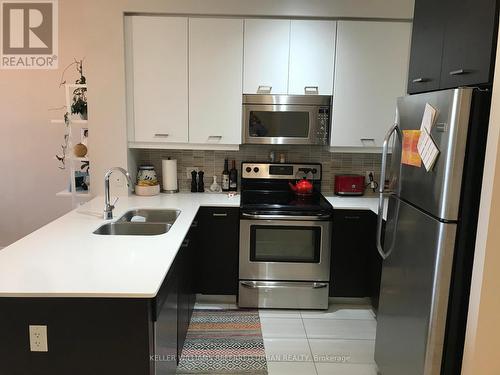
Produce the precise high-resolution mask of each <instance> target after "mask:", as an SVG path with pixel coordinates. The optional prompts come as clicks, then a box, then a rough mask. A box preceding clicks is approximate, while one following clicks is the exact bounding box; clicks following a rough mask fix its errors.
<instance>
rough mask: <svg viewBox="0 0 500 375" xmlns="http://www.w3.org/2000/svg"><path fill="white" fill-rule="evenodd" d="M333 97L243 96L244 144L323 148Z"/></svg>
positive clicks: (325, 141)
mask: <svg viewBox="0 0 500 375" xmlns="http://www.w3.org/2000/svg"><path fill="white" fill-rule="evenodd" d="M331 112H332V97H331V96H326V95H260V94H253V95H243V143H246V144H283V145H286V144H294V145H326V144H328V142H329V134H330V123H331V119H330V116H331Z"/></svg>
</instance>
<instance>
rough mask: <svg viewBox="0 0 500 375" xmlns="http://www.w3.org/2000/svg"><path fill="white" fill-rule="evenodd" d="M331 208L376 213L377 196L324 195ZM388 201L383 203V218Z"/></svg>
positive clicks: (385, 214)
mask: <svg viewBox="0 0 500 375" xmlns="http://www.w3.org/2000/svg"><path fill="white" fill-rule="evenodd" d="M326 199H327V200H328V202H330V204H331V205H332V206H333V208H336V209H339V210H370V211H373V212H374V213H375V214H376V215H378V200H379V198H378V197H377V196H368V197H367V196H362V197H339V196H332V197H326ZM387 205H388V201H387V199H386V200H385V204H384V219H386V217H387Z"/></svg>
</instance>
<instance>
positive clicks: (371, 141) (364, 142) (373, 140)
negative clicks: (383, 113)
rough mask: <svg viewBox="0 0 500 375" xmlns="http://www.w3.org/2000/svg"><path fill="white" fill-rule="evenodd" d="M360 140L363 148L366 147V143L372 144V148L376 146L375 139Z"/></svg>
mask: <svg viewBox="0 0 500 375" xmlns="http://www.w3.org/2000/svg"><path fill="white" fill-rule="evenodd" d="M359 140H360V141H361V144H362V145H363V146H366V143H368V142H369V143H372V145H371V146H374V144H375V138H360V139H359Z"/></svg>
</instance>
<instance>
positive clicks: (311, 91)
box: [304, 86, 319, 95]
mask: <svg viewBox="0 0 500 375" xmlns="http://www.w3.org/2000/svg"><path fill="white" fill-rule="evenodd" d="M304 94H306V95H318V94H319V87H318V86H304Z"/></svg>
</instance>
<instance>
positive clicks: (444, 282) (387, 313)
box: [375, 197, 456, 375]
mask: <svg viewBox="0 0 500 375" xmlns="http://www.w3.org/2000/svg"><path fill="white" fill-rule="evenodd" d="M455 235H456V224H449V223H448V224H446V223H443V222H440V221H438V220H436V219H434V218H432V217H431V216H429V215H427V214H425V213H423V212H422V211H420V210H418V209H416V208H414V207H413V206H411V205H409V204H407V203H405V202H404V201H400V200H399V199H398V198H396V197H391V198H390V200H389V212H388V221H387V225H386V230H385V243H384V249H385V250H386V251H389V250H390V249H391V247H392V252H391V253H390V255H389V256H388V257H387V259H385V260H384V262H383V266H382V282H381V290H380V305H379V311H378V316H377V320H378V322H377V337H376V346H375V361H376V362H377V365H378V367H379V370H380V373H381V374H382V375H401V374H405V375H438V374H440V370H441V359H442V350H443V341H444V334H445V326H446V314H447V308H448V294H449V293H448V292H449V287H450V278H451V271H452V263H453V252H454V243H455ZM391 245H392V246H391Z"/></svg>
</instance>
